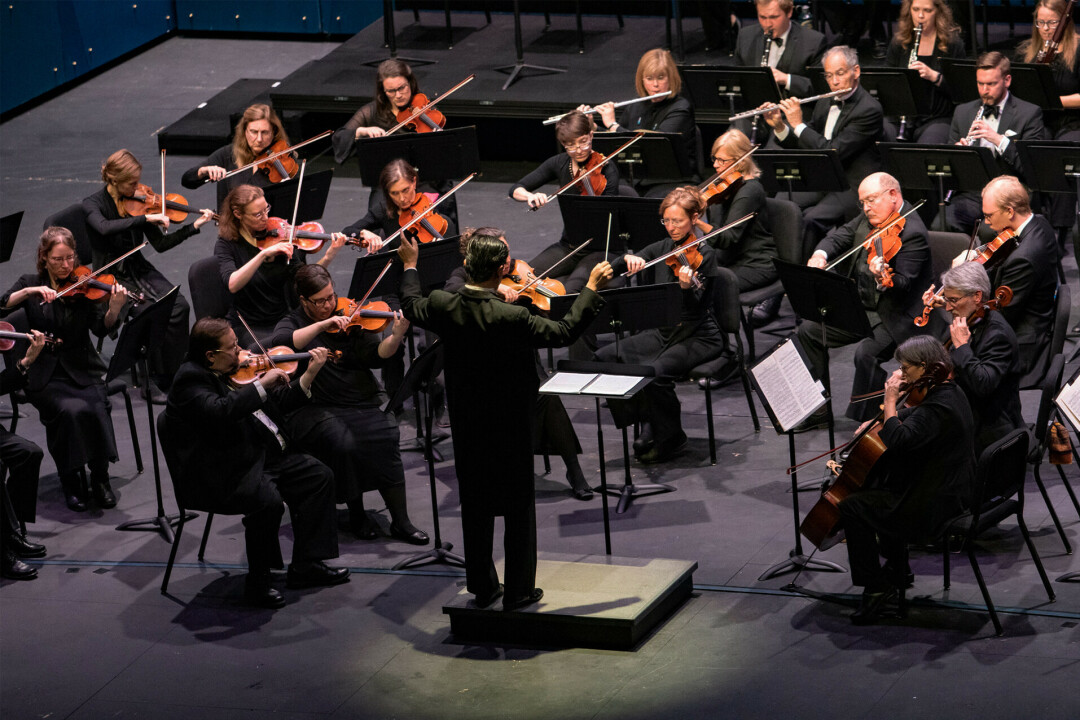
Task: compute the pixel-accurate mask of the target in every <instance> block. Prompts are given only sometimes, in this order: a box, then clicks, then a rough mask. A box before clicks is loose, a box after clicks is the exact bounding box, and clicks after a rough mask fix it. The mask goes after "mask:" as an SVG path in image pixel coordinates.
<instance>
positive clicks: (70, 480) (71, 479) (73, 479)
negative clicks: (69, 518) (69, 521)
mask: <svg viewBox="0 0 1080 720" xmlns="http://www.w3.org/2000/svg"><path fill="white" fill-rule="evenodd" d="M60 487H62V488H63V489H64V504H66V505H67V506H68V510H74V511H75V512H86V498H85V497H83V484H82V482H81V481H80V480H79V476H78V475H77V474H74V473H73V474H70V475H61V476H60Z"/></svg>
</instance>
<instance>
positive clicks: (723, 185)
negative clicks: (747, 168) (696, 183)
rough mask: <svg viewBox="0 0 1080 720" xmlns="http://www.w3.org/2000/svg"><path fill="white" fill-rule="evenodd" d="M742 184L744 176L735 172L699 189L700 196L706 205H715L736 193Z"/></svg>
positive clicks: (744, 179)
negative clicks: (703, 198)
mask: <svg viewBox="0 0 1080 720" xmlns="http://www.w3.org/2000/svg"><path fill="white" fill-rule="evenodd" d="M744 182H746V176H745V175H743V174H742V173H741V172H739V171H737V170H736V171H733V172H732V173H731V175H730V176H726V177H724V176H721V177H719V178H717V179H716V180H715V181H713V182H710V183H707V184H706V185H705V186H704V187H702V188H701V194H702V195H703V196H704V197H705V203H706V205H715V204H716V203H719V202H723V201H724V200H725V199H727V196H728V195H729V194H731V193H735V192H738V191H739V188H740V187H742V185H743V183H744Z"/></svg>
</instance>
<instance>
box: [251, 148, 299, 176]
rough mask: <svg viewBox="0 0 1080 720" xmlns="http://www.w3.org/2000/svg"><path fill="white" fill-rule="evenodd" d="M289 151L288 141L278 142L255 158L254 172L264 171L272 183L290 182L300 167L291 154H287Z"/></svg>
mask: <svg viewBox="0 0 1080 720" xmlns="http://www.w3.org/2000/svg"><path fill="white" fill-rule="evenodd" d="M290 149H291V148H290V146H289V141H288V140H286V139H285V138H282V139H280V140H278V141H277V142H275V143H274V144H273V145H271V146H270V147H268V148H266V149H265V150H263V151H262V152H261V153H259V155H258V156H257V157H256V158H255V170H256V171H258V170H263V171H265V172H266V174H267V175H269V176H270V182H272V183H279V182H282V181H284V180H291V179H292V178H293V176H294V175H296V173H297V171H298V170H300V166H299V165H298V164H297V163H296V158H294V157H293V156H292V153H290V152H288V151H289V150H290ZM260 158H262V159H260Z"/></svg>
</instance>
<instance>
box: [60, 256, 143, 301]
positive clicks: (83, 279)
mask: <svg viewBox="0 0 1080 720" xmlns="http://www.w3.org/2000/svg"><path fill="white" fill-rule="evenodd" d="M114 287H116V277H115V276H113V275H107V274H104V275H103V274H99V275H94V271H93V270H91V269H90V268H88V267H86V266H85V265H80V266H79V267H77V268H75V269H74V270H72V271H71V274H70V275H68V276H67V278H66V279H64V280H61V281H60V283H59V287H58V288H57V291H58V292H60V293H63V297H74V296H75V295H82V296H83V297H85V298H86V299H87V300H95V301H97V300H108V299H109V296H110V295H112V291H113V288H114ZM57 297H60V295H57ZM128 297H130V298H131V301H132V303H134V304H135V305H138V304H139V303H141V302H143V301H144V300H145V299H146V298H144V297H143V295H142V293H137V292H134V291H131V292H128Z"/></svg>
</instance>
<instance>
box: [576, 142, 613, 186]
mask: <svg viewBox="0 0 1080 720" xmlns="http://www.w3.org/2000/svg"><path fill="white" fill-rule="evenodd" d="M606 162H607V158H606V157H604V154H603V153H601V152H598V151H596V150H593V151H592V152H591V153H590V154H589V159H588V160H586V161H585V164H584V165H579V166H578V171H577V174H576V175H575V176H574V177H575V178H576V177H577V175H580V174H582V173H588V177H586V178H585V180H584V181H583V182H581V183H578V187H579V188H580V190H581V194H582V195H603V194H604V190H605V189H606V188H607V178H606V177H604V173H602V172H592V171H593V170H595V169H596V168H598V167H600V166H602V165H604V164H605V163H606Z"/></svg>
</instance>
